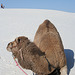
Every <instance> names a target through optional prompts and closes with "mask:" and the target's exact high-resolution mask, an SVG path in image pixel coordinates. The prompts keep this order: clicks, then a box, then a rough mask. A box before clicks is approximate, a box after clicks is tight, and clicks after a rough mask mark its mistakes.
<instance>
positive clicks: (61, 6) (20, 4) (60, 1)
mask: <svg viewBox="0 0 75 75" xmlns="http://www.w3.org/2000/svg"><path fill="white" fill-rule="evenodd" d="M1 3H2V4H3V5H4V6H5V8H24V9H48V10H60V11H66V12H73V13H75V0H0V4H1Z"/></svg>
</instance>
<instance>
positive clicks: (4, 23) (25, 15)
mask: <svg viewBox="0 0 75 75" xmlns="http://www.w3.org/2000/svg"><path fill="white" fill-rule="evenodd" d="M45 19H49V20H50V21H51V22H52V23H53V24H54V25H55V26H56V28H57V29H58V31H59V33H60V35H61V38H62V41H63V44H64V48H65V54H66V57H67V63H68V69H69V75H74V74H75V72H74V71H75V66H74V64H75V60H74V58H75V13H67V12H62V11H55V10H36V9H0V75H25V74H24V73H23V72H21V70H20V69H19V68H18V67H17V66H16V64H15V62H14V60H13V58H12V55H11V53H9V52H7V50H6V46H7V44H8V43H9V42H10V41H12V40H14V39H15V38H16V37H17V36H22V35H23V36H27V37H28V38H29V39H30V40H31V41H33V39H34V35H35V32H36V30H37V28H38V26H39V24H41V23H42V22H43V21H44V20H45ZM25 72H26V73H28V75H32V71H29V70H25Z"/></svg>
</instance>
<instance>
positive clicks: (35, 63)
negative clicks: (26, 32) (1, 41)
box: [7, 36, 54, 75]
mask: <svg viewBox="0 0 75 75" xmlns="http://www.w3.org/2000/svg"><path fill="white" fill-rule="evenodd" d="M7 50H8V51H9V52H12V54H13V56H14V57H15V58H16V59H17V60H18V63H19V64H20V65H21V66H22V68H24V69H29V70H32V71H33V72H35V73H36V74H38V75H49V74H50V73H52V72H53V70H54V69H52V68H51V70H49V69H50V68H49V65H50V63H49V62H48V60H47V58H46V56H45V52H42V51H41V50H40V49H39V48H38V47H37V46H36V45H35V44H34V43H33V42H31V41H30V40H29V39H28V38H27V37H25V36H20V37H17V38H16V39H15V40H14V41H12V42H10V43H9V44H8V45H7Z"/></svg>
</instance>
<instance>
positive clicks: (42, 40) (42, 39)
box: [34, 20, 66, 70]
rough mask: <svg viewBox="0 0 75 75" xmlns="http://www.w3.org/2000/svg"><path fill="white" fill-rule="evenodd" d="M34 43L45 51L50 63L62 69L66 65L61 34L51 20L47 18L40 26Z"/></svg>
mask: <svg viewBox="0 0 75 75" xmlns="http://www.w3.org/2000/svg"><path fill="white" fill-rule="evenodd" d="M34 43H35V44H36V45H37V46H38V47H39V48H40V50H41V51H42V52H45V54H46V57H47V59H48V60H49V62H50V64H52V65H53V66H55V67H56V68H60V69H61V68H62V67H64V66H65V65H66V57H65V54H64V48H63V44H62V41H61V38H60V35H59V33H58V31H57V29H56V28H55V26H54V25H53V24H52V23H51V22H50V21H49V20H45V21H44V22H43V23H42V24H41V25H40V26H39V28H38V30H37V32H36V35H35V38H34ZM52 70H54V68H52Z"/></svg>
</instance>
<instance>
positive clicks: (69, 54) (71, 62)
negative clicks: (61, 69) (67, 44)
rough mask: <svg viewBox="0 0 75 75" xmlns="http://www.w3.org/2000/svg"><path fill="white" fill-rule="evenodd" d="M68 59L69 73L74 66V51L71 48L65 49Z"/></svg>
mask: <svg viewBox="0 0 75 75" xmlns="http://www.w3.org/2000/svg"><path fill="white" fill-rule="evenodd" d="M64 52H65V55H66V60H67V69H68V75H69V73H70V70H71V69H72V68H73V67H74V52H73V50H70V49H64Z"/></svg>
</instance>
